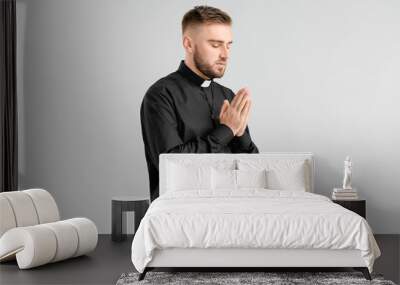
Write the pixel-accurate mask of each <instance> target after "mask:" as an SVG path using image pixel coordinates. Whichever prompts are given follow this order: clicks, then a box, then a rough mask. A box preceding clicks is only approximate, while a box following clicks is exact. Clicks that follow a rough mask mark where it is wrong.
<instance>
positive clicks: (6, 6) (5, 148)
mask: <svg viewBox="0 0 400 285" xmlns="http://www.w3.org/2000/svg"><path fill="white" fill-rule="evenodd" d="M15 6H16V4H15V0H0V108H1V109H0V111H1V113H0V131H1V134H0V135H1V146H0V147H1V157H0V160H1V162H0V167H1V169H0V192H3V191H16V190H18V125H17V90H16V82H17V78H16V33H17V31H16V16H17V15H16V7H15Z"/></svg>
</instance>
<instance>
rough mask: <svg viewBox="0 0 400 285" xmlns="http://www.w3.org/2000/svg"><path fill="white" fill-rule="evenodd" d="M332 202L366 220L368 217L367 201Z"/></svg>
mask: <svg viewBox="0 0 400 285" xmlns="http://www.w3.org/2000/svg"><path fill="white" fill-rule="evenodd" d="M332 202H334V203H336V204H339V205H341V206H342V207H344V208H346V209H349V210H350V211H353V212H354V213H357V214H359V215H360V216H361V217H363V218H364V219H366V218H367V215H366V201H365V200H362V199H357V200H332Z"/></svg>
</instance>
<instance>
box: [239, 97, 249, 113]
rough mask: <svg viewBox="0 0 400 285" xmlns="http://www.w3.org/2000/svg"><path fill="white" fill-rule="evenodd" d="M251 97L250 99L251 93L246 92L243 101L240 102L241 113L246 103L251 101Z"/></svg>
mask: <svg viewBox="0 0 400 285" xmlns="http://www.w3.org/2000/svg"><path fill="white" fill-rule="evenodd" d="M250 100H251V99H250V95H249V94H248V93H245V95H243V99H242V101H241V102H240V104H239V105H238V111H239V112H240V113H241V112H243V108H244V106H245V105H246V103H247V102H248V101H250Z"/></svg>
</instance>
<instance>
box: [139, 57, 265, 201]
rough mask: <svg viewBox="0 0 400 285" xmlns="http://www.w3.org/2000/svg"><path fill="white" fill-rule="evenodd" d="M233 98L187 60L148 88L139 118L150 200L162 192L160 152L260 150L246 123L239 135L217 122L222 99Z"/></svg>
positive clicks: (226, 89) (244, 151)
mask: <svg viewBox="0 0 400 285" xmlns="http://www.w3.org/2000/svg"><path fill="white" fill-rule="evenodd" d="M207 83H208V84H207ZM207 85H208V87H202V86H207ZM234 96H235V94H234V92H233V91H232V90H230V89H229V88H227V87H224V86H222V85H221V84H219V83H217V82H215V81H213V80H211V81H208V80H204V79H203V78H202V77H200V76H198V75H197V74H196V73H195V72H193V71H192V70H191V69H190V68H189V67H188V66H187V65H186V64H185V62H184V61H183V60H182V61H181V63H180V65H179V68H178V70H177V71H175V72H173V73H170V74H169V75H167V76H165V77H163V78H161V79H159V80H158V81H156V82H155V83H154V84H153V85H152V86H150V88H149V89H148V90H147V92H146V94H145V96H144V98H143V101H142V104H141V106H140V120H141V127H142V136H143V142H144V148H145V156H146V161H147V168H148V171H149V179H150V199H151V201H153V200H154V199H156V198H157V197H158V195H159V189H158V184H159V175H158V163H159V161H158V159H159V155H160V153H258V152H259V151H258V148H257V146H256V145H255V144H254V143H253V142H252V140H251V137H250V132H249V128H248V127H246V130H245V132H244V134H243V135H242V136H240V137H238V136H234V135H233V132H232V130H231V129H230V128H229V127H228V126H226V125H224V124H220V123H219V113H220V110H221V106H222V104H223V101H224V99H227V100H228V101H229V102H231V101H232V99H233V97H234Z"/></svg>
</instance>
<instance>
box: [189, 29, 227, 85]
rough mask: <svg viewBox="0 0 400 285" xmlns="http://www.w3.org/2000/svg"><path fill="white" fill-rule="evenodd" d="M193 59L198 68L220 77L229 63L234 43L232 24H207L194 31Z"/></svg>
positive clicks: (213, 76)
mask: <svg viewBox="0 0 400 285" xmlns="http://www.w3.org/2000/svg"><path fill="white" fill-rule="evenodd" d="M193 40H194V46H193V61H194V64H195V65H196V67H197V69H198V70H200V71H201V72H202V73H203V74H204V75H205V76H207V77H209V78H220V77H222V76H223V75H224V73H225V70H226V66H227V64H228V59H229V52H230V47H231V44H232V29H231V26H229V25H225V24H206V25H201V26H198V27H196V31H195V32H194V33H193Z"/></svg>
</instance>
